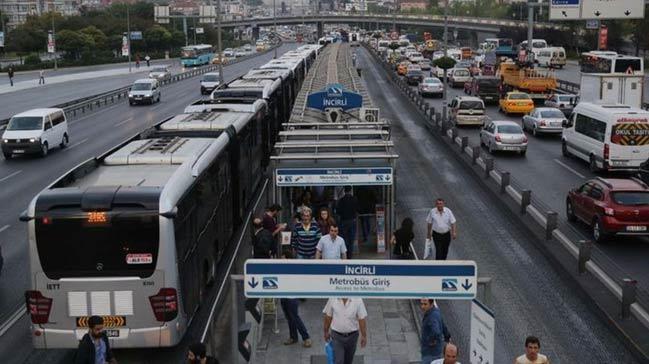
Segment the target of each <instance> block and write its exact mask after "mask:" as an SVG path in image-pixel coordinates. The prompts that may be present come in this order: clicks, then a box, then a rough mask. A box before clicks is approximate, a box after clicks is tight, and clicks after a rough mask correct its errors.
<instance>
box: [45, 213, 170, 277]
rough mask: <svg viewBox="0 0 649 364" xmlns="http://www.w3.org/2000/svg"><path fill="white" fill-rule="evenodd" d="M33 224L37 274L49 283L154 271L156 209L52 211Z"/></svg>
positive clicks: (157, 240) (156, 241)
mask: <svg viewBox="0 0 649 364" xmlns="http://www.w3.org/2000/svg"><path fill="white" fill-rule="evenodd" d="M66 210H67V209H66ZM59 211H60V210H59ZM35 220H36V221H35V223H36V248H37V250H38V256H39V258H40V261H41V266H42V268H43V273H45V275H46V276H47V277H49V278H50V279H60V278H68V277H116V276H117V277H119V276H122V277H124V276H129V277H132V276H137V277H140V278H146V277H150V276H151V275H152V274H153V272H154V270H155V267H156V261H157V258H158V249H159V223H158V220H159V217H158V213H157V211H156V212H151V211H132V210H131V211H110V212H82V213H80V212H78V210H75V213H72V214H68V213H64V212H56V211H55V213H53V214H48V215H41V216H37V217H36V218H35Z"/></svg>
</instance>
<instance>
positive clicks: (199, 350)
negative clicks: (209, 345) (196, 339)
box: [187, 343, 219, 364]
mask: <svg viewBox="0 0 649 364" xmlns="http://www.w3.org/2000/svg"><path fill="white" fill-rule="evenodd" d="M187 364H219V361H218V360H217V359H216V358H214V357H212V356H208V355H207V349H206V348H205V344H203V343H193V344H191V345H189V350H188V351H187Z"/></svg>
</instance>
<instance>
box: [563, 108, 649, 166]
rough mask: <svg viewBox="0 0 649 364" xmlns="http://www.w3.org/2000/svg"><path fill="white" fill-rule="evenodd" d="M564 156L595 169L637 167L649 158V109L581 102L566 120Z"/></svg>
mask: <svg viewBox="0 0 649 364" xmlns="http://www.w3.org/2000/svg"><path fill="white" fill-rule="evenodd" d="M561 141H562V143H561V144H562V145H561V147H562V151H563V155H564V156H571V155H574V156H576V157H578V158H580V159H583V160H585V161H587V162H588V163H589V164H590V169H591V170H592V171H594V172H595V171H600V170H602V171H614V170H620V171H634V170H637V169H638V168H639V167H640V164H641V163H642V162H644V161H646V160H647V159H648V158H649V111H645V110H642V109H638V108H635V107H631V106H627V105H621V104H594V103H590V102H581V103H579V104H578V105H577V106H576V107H575V108H574V110H573V113H572V115H571V117H570V118H569V119H568V120H567V121H564V129H563V134H562V136H561Z"/></svg>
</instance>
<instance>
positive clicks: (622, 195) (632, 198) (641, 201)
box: [613, 191, 649, 206]
mask: <svg viewBox="0 0 649 364" xmlns="http://www.w3.org/2000/svg"><path fill="white" fill-rule="evenodd" d="M613 200H614V201H615V203H617V204H620V205H625V206H640V205H649V192H636V191H628V192H627V191H625V192H614V193H613Z"/></svg>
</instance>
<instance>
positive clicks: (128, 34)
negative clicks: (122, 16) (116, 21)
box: [125, 2, 131, 73]
mask: <svg viewBox="0 0 649 364" xmlns="http://www.w3.org/2000/svg"><path fill="white" fill-rule="evenodd" d="M125 4H126V42H127V44H128V72H129V73H131V15H130V11H129V8H128V2H127V3H125Z"/></svg>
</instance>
